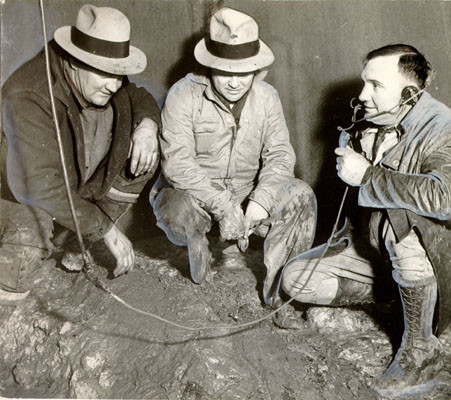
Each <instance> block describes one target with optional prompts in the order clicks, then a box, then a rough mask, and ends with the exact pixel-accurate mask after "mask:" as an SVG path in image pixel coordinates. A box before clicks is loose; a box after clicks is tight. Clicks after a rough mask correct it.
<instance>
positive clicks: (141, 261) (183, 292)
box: [0, 236, 451, 400]
mask: <svg viewBox="0 0 451 400" xmlns="http://www.w3.org/2000/svg"><path fill="white" fill-rule="evenodd" d="M235 247H236V246H235ZM235 247H234V246H231V244H230V243H220V242H219V241H215V240H212V241H211V249H212V253H213V257H214V262H213V265H212V271H213V281H212V282H211V283H205V284H203V285H196V284H194V283H193V282H192V281H191V280H190V277H189V268H188V263H187V252H186V249H184V248H181V247H176V246H173V245H172V244H170V243H169V242H168V241H167V240H166V238H165V237H163V236H156V237H154V238H152V239H145V240H141V241H139V242H138V243H137V244H136V245H135V249H136V265H135V268H134V270H133V271H132V272H130V273H127V274H125V275H123V276H121V277H118V278H116V279H112V277H111V271H112V270H113V269H114V260H112V257H111V256H110V255H109V253H108V252H107V251H106V249H104V248H102V247H100V248H97V249H93V251H92V254H93V258H94V260H95V262H96V266H95V273H96V274H97V275H98V276H99V277H100V278H101V279H102V280H103V281H104V282H106V284H107V285H108V287H109V288H110V289H111V291H112V293H114V296H117V298H120V299H121V301H123V302H125V303H126V305H130V307H127V306H126V305H124V304H123V303H121V302H118V301H117V300H116V299H115V298H113V297H112V296H110V295H108V294H107V293H105V292H104V291H102V290H101V289H99V288H98V287H95V286H94V285H93V284H92V283H91V282H90V281H88V280H87V279H86V278H85V276H84V275H83V274H82V273H77V272H70V271H68V270H67V269H66V268H63V267H61V265H60V264H59V263H58V262H55V261H51V260H49V261H46V262H45V263H44V264H43V266H42V268H41V270H40V272H39V276H38V277H37V278H36V279H35V286H34V288H33V290H32V292H31V294H30V296H29V297H28V298H27V299H26V300H25V301H24V302H22V303H21V304H20V305H19V306H18V307H16V308H11V307H1V308H0V321H1V328H0V330H1V335H0V354H1V357H0V393H1V395H2V396H3V397H45V398H50V397H55V398H102V399H103V398H109V399H113V398H136V399H150V398H152V399H171V400H172V399H174V400H175V399H183V400H185V399H196V400H197V399H218V400H229V399H259V400H260V399H263V400H265V399H281V400H295V399H296V400H297V399H303V400H321V399H327V400H329V399H330V400H335V399H338V398H340V399H344V400H348V399H349V400H354V399H358V400H365V399H367V398H370V397H369V395H368V393H367V388H368V386H370V385H371V383H372V382H373V381H374V379H376V378H377V377H378V376H379V375H380V374H381V373H382V372H383V371H384V370H385V368H386V367H387V365H388V364H389V363H390V360H391V358H392V356H393V354H394V352H395V350H396V348H397V345H398V343H399V340H400V333H401V332H399V326H398V327H397V329H394V328H395V326H396V325H394V324H393V323H392V322H393V321H394V320H395V319H396V318H398V317H397V316H396V312H397V311H396V309H393V310H392V309H387V310H384V309H382V308H381V309H378V308H371V307H370V308H361V309H358V308H355V309H347V308H329V307H313V308H310V309H308V310H307V311H306V313H305V314H304V313H303V310H302V309H299V308H297V305H296V304H294V303H292V304H290V305H288V306H287V307H288V309H291V311H292V314H293V315H294V316H296V317H299V318H303V319H304V322H305V324H303V326H304V329H302V330H301V331H298V330H292V329H289V330H287V329H280V328H279V327H277V326H276V325H274V324H273V321H272V319H273V317H272V316H271V315H270V312H271V311H272V310H271V309H268V308H266V307H265V306H264V305H263V303H262V297H261V291H262V283H263V280H264V277H265V271H264V268H263V261H262V260H263V257H262V252H261V250H259V249H256V248H255V247H252V246H251V248H249V249H248V251H247V252H246V254H243V253H240V252H239V251H237V249H236V248H235ZM136 310H141V312H137V311H136ZM267 316H269V317H267ZM265 317H267V318H265ZM165 320H169V321H171V322H172V323H175V324H171V323H170V322H167V321H165ZM257 320H258V321H259V322H258V323H255V324H250V325H246V326H241V324H247V323H248V322H250V321H257ZM240 326H241V327H240ZM202 327H205V328H208V329H198V328H202ZM215 327H216V328H215ZM397 341H398V342H397ZM441 341H442V343H443V345H444V350H445V357H447V361H448V362H447V363H446V367H445V369H444V370H443V371H442V374H441V377H440V379H441V381H443V382H446V381H447V380H448V379H449V376H451V371H450V368H451V367H450V365H451V332H450V330H448V331H446V332H445V334H444V335H442V337H441ZM449 382H451V379H449ZM450 393H451V383H450V386H449V387H447V386H446V385H445V386H442V387H441V388H438V389H437V392H436V393H434V394H432V395H431V396H430V397H428V399H430V400H445V399H448V398H449V397H450ZM417 400H419V399H417Z"/></svg>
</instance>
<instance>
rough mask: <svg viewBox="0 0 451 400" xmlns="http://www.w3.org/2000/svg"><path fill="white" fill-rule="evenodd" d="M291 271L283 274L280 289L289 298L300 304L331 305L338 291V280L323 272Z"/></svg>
mask: <svg viewBox="0 0 451 400" xmlns="http://www.w3.org/2000/svg"><path fill="white" fill-rule="evenodd" d="M310 273H311V270H308V269H301V270H299V269H292V270H289V269H288V270H287V271H286V272H284V274H283V276H282V288H283V290H284V291H285V293H287V294H288V295H289V296H290V297H293V298H294V299H295V300H297V301H299V302H301V303H311V304H322V305H327V304H331V303H332V302H333V300H334V299H335V297H336V294H337V291H338V278H337V277H335V276H333V275H329V274H327V273H324V272H320V271H316V272H314V273H313V274H312V275H311V276H310Z"/></svg>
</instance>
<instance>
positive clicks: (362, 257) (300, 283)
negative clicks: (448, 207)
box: [282, 221, 434, 305]
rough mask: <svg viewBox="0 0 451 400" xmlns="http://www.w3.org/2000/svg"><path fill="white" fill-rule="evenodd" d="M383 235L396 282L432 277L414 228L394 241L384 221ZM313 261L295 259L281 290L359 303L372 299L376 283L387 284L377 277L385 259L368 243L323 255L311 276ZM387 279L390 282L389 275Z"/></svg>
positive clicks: (315, 300) (303, 297)
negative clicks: (330, 254)
mask: <svg viewBox="0 0 451 400" xmlns="http://www.w3.org/2000/svg"><path fill="white" fill-rule="evenodd" d="M383 237H384V240H385V247H386V249H387V251H388V253H389V255H390V261H391V265H392V268H393V278H394V280H395V282H396V283H399V282H400V281H409V282H415V281H418V282H421V281H423V280H424V279H429V278H431V277H434V272H433V268H432V265H431V262H430V260H429V258H428V257H427V255H426V252H425V250H424V248H423V246H422V245H421V243H420V240H419V238H418V236H417V234H416V233H415V231H413V230H411V231H410V232H409V234H408V235H407V236H406V237H405V238H404V239H403V240H401V241H400V242H398V243H396V239H395V235H394V232H393V229H392V227H391V226H390V224H389V223H388V221H387V222H386V223H385V224H384V227H383ZM316 261H317V259H316V258H311V259H301V260H297V261H295V262H293V263H291V264H290V265H288V266H287V268H285V270H284V271H283V274H282V288H283V290H284V291H285V292H286V293H288V294H289V295H290V296H292V297H295V299H296V300H298V301H299V302H302V303H311V304H322V305H344V304H358V303H362V302H366V301H371V300H373V294H374V290H375V289H376V288H375V285H376V283H378V282H381V283H384V284H387V279H381V276H380V275H381V274H386V275H387V271H385V270H384V269H383V268H381V266H382V264H383V263H384V261H383V259H382V257H381V256H379V255H378V253H375V251H374V249H373V248H372V247H371V246H370V244H369V243H361V242H356V243H353V244H351V246H349V247H348V248H347V249H346V250H344V251H343V252H342V253H340V254H338V255H334V256H331V257H325V258H323V259H322V260H321V262H320V263H319V264H318V265H317V266H316V269H315V271H314V272H313V274H311V276H310V273H311V271H312V270H313V268H314V267H315V264H316ZM309 276H310V278H309ZM388 279H390V281H391V277H390V275H389V274H388ZM301 289H302V290H301ZM391 289H392V288H390V290H391ZM382 290H384V288H382Z"/></svg>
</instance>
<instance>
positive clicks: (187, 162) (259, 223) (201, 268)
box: [150, 8, 316, 302]
mask: <svg viewBox="0 0 451 400" xmlns="http://www.w3.org/2000/svg"><path fill="white" fill-rule="evenodd" d="M258 29H259V28H258V25H257V23H256V21H255V20H254V19H253V18H251V17H250V16H249V15H246V14H244V13H242V12H239V11H236V10H233V9H230V8H222V9H220V10H219V11H217V12H216V13H215V14H214V15H213V16H212V18H211V21H210V33H209V36H207V37H206V38H205V39H202V40H201V41H200V42H199V43H198V44H197V46H196V48H195V50H194V56H195V58H196V60H197V61H198V62H199V63H200V64H202V65H203V66H205V67H207V70H206V71H205V73H202V74H193V73H190V74H188V75H187V76H185V77H184V78H183V79H181V80H180V81H179V82H177V83H176V84H175V85H174V86H173V87H172V88H171V89H170V91H169V93H168V96H167V98H166V102H165V105H164V107H163V111H162V131H161V136H160V147H161V153H162V174H161V175H160V177H159V179H158V180H157V182H156V183H155V185H154V187H153V189H152V192H151V196H150V201H151V204H152V205H153V208H154V212H155V215H156V217H157V223H158V225H159V226H160V227H161V228H162V229H163V230H164V231H165V233H166V235H167V236H168V238H169V239H170V240H171V241H172V242H173V243H175V244H177V245H185V246H188V254H189V264H190V272H191V277H192V279H193V281H194V282H196V283H202V282H203V281H204V280H205V279H209V278H210V274H209V271H210V263H211V253H210V251H209V242H208V239H207V237H206V234H207V232H209V231H210V229H211V227H212V220H214V221H217V222H218V223H219V230H220V237H221V238H222V239H223V240H233V241H235V240H236V241H237V243H238V247H240V248H241V249H242V250H244V249H245V248H246V246H247V239H248V235H249V234H251V233H255V234H257V235H259V236H262V237H264V238H265V244H264V249H265V255H264V263H265V266H266V269H267V275H266V279H265V283H264V298H265V301H266V302H270V300H271V289H272V285H273V281H274V277H275V275H276V274H277V272H278V270H279V268H280V267H281V266H283V264H284V263H285V261H286V260H287V259H289V258H290V257H292V256H294V255H296V254H298V253H299V252H302V251H303V250H306V249H308V248H310V246H311V244H312V240H313V237H314V233H315V228H316V199H315V196H314V193H313V192H312V190H311V188H310V187H309V186H308V185H307V184H306V183H305V182H303V181H301V180H299V179H295V178H294V173H293V170H294V164H295V154H294V151H293V148H292V146H291V144H290V140H289V139H290V137H289V132H288V129H287V125H286V123H285V118H284V114H283V111H282V105H281V102H280V99H279V96H278V94H277V91H276V90H275V89H274V88H273V87H272V86H270V85H269V84H268V83H266V82H264V81H263V76H264V74H265V72H264V69H265V68H267V67H268V66H269V65H270V64H271V63H272V62H273V61H274V55H273V53H272V51H271V50H270V48H269V47H268V46H267V45H266V44H265V43H264V42H263V41H262V40H260V39H259V36H258Z"/></svg>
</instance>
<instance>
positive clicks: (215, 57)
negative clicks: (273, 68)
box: [194, 7, 274, 73]
mask: <svg viewBox="0 0 451 400" xmlns="http://www.w3.org/2000/svg"><path fill="white" fill-rule="evenodd" d="M194 57H195V58H196V60H197V61H198V62H199V63H200V64H202V65H204V66H206V67H210V68H214V69H219V70H221V71H227V72H237V73H241V72H254V71H257V70H260V69H262V68H265V67H267V66H269V65H271V64H272V62H273V61H274V54H273V52H272V51H271V49H270V48H269V47H268V46H267V45H266V44H265V43H264V42H263V41H261V40H260V39H259V37H258V25H257V22H256V21H255V20H254V19H253V18H252V17H250V16H249V15H247V14H244V13H242V12H240V11H236V10H233V9H231V8H228V7H224V8H221V9H220V10H219V11H217V12H216V13H215V14H214V15H213V16H212V18H211V20H210V33H209V35H207V37H206V38H204V39H202V40H201V41H200V42H199V43H197V45H196V47H195V49H194Z"/></svg>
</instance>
